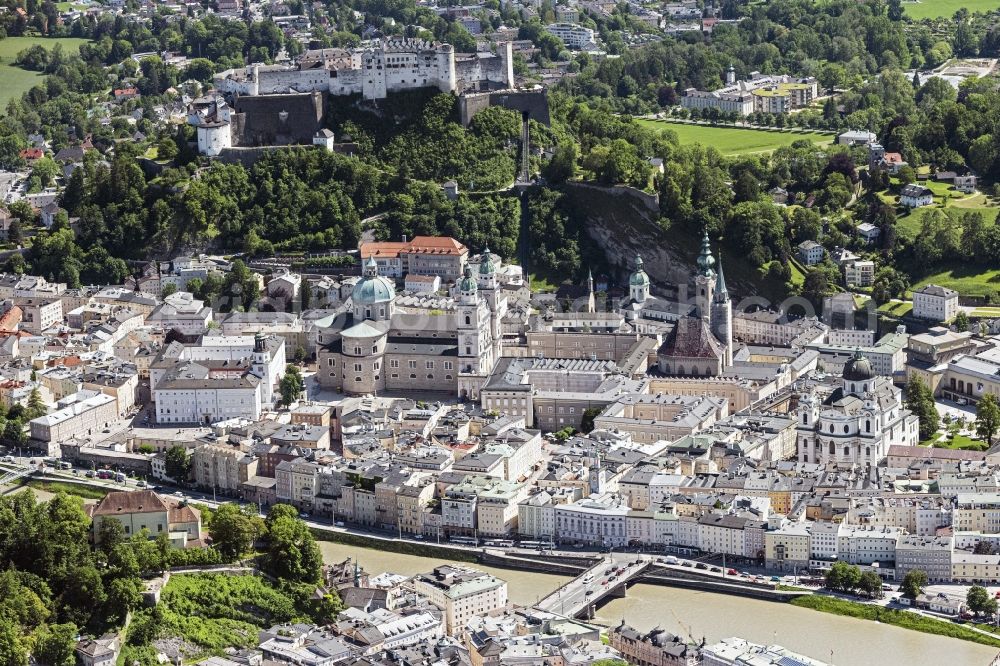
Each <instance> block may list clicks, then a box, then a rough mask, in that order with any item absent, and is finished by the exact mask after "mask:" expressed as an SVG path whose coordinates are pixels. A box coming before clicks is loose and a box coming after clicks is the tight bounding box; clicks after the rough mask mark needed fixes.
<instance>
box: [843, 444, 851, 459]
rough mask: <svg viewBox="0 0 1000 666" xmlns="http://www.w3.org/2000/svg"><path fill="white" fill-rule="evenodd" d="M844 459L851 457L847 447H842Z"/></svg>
mask: <svg viewBox="0 0 1000 666" xmlns="http://www.w3.org/2000/svg"><path fill="white" fill-rule="evenodd" d="M844 457H845V458H850V457H851V449H850V448H849V447H848V446H847V445H845V446H844Z"/></svg>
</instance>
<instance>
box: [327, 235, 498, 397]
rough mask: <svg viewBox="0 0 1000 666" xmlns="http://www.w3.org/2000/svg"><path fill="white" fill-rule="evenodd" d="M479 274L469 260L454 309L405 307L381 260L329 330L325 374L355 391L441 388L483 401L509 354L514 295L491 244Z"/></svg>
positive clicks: (368, 268) (334, 384)
mask: <svg viewBox="0 0 1000 666" xmlns="http://www.w3.org/2000/svg"><path fill="white" fill-rule="evenodd" d="M483 255H484V257H485V259H484V261H483V262H482V263H480V266H479V270H478V274H474V273H473V270H472V268H471V267H470V266H468V265H467V266H466V267H465V270H464V274H463V275H462V277H461V278H460V279H459V280H458V284H457V286H456V308H455V311H454V312H448V313H434V312H432V311H427V310H424V311H421V312H397V310H396V307H395V301H396V289H395V285H394V283H393V281H392V280H391V279H389V278H387V277H385V276H382V275H379V272H378V265H377V264H376V262H375V260H374V259H373V258H369V260H368V261H367V262H366V263H365V267H364V275H363V277H362V279H361V280H360V281H358V283H357V284H356V285H355V287H354V290H353V292H352V294H351V303H350V311H349V313H348V314H347V316H346V317H343V318H340V319H338V324H336V325H334V326H333V327H331V328H330V329H327V330H326V331H324V333H323V338H322V346H321V347H320V349H319V352H318V371H317V380H318V381H319V384H320V386H322V387H324V388H329V389H333V390H336V391H341V392H343V393H347V394H350V395H376V394H378V393H379V392H386V391H388V392H392V391H434V392H448V393H454V394H456V395H458V396H459V397H462V398H466V399H477V398H478V396H479V389H480V387H481V386H482V385H483V384H484V383H485V382H486V379H487V377H488V376H489V374H490V372H492V370H493V367H494V366H495V365H496V363H497V360H498V359H499V358H500V355H501V347H500V344H501V322H502V320H503V317H504V315H505V314H506V312H507V298H506V296H505V295H504V294H503V291H502V289H501V288H500V285H499V283H498V280H497V275H496V268H495V265H494V263H493V261H492V260H491V258H490V257H491V255H490V253H489V250H486V251H485V252H484V253H483Z"/></svg>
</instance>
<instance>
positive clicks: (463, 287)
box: [458, 264, 478, 294]
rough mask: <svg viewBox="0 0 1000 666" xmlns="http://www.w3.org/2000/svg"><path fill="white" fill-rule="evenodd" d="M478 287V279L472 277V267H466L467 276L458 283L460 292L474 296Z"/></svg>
mask: <svg viewBox="0 0 1000 666" xmlns="http://www.w3.org/2000/svg"><path fill="white" fill-rule="evenodd" d="M477 289H478V287H477V286H476V279H475V278H474V277H472V266H469V265H468V264H466V265H465V274H464V275H463V276H462V279H461V280H459V281H458V290H459V291H461V292H465V293H470V294H474V293H476V290H477Z"/></svg>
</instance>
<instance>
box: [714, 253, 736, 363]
mask: <svg viewBox="0 0 1000 666" xmlns="http://www.w3.org/2000/svg"><path fill="white" fill-rule="evenodd" d="M717 266H718V268H719V272H718V276H717V278H716V283H715V295H714V296H713V297H712V333H714V334H715V337H716V338H718V339H719V342H721V343H722V344H723V345H725V358H724V360H723V367H728V366H730V365H732V364H733V302H732V301H731V300H730V298H729V290H728V289H726V276H725V275H724V274H723V273H722V253H721V252H720V253H719V261H718V263H717Z"/></svg>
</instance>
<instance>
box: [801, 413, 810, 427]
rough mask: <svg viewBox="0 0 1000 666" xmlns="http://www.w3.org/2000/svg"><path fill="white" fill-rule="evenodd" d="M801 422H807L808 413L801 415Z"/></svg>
mask: <svg viewBox="0 0 1000 666" xmlns="http://www.w3.org/2000/svg"><path fill="white" fill-rule="evenodd" d="M802 423H803V425H804V424H806V423H809V415H808V414H803V415H802Z"/></svg>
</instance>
